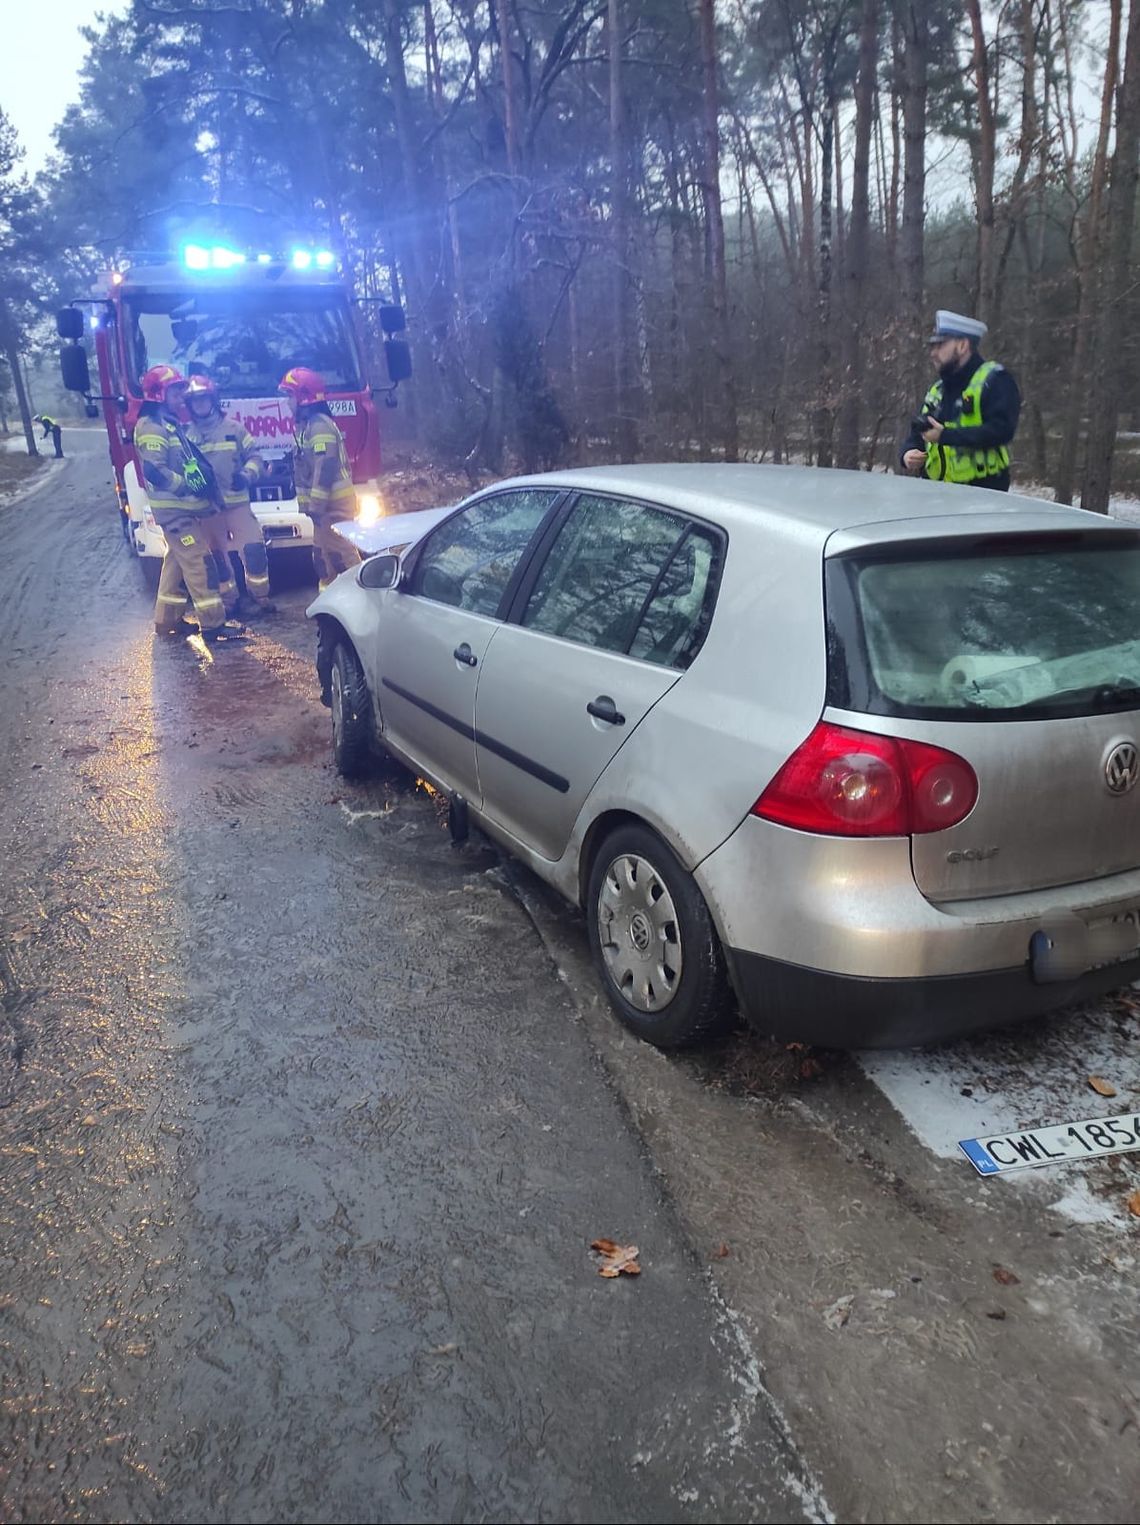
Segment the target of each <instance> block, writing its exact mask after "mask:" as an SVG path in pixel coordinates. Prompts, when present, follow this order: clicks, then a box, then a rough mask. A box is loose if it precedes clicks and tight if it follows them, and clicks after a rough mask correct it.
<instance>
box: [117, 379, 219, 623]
mask: <svg viewBox="0 0 1140 1525" xmlns="http://www.w3.org/2000/svg"><path fill="white" fill-rule="evenodd" d="M185 390H186V380H185V378H184V377H183V376H182V375H180V374H179V372H178V371H176V370H175V369H174V367H173V366H171V365H152V366H151V368H150V370H149V371H147V373H146V375H145V376H144V377H143V378H142V394H143V405H142V407H141V408H140V409H139V418H138V422H137V423H136V424H135V449H136V450H137V451H138V453H139V460H140V461H141V462H142V468H143V476H144V478H145V481H146V489H147V496H148V497H149V499H150V506H151V510H152V512H153V514H154V517H155V520H156V522H157V524H158V526H159V528H160V529H161V530H162V532H163V534H164V535H165V536H166V556H165V558H164V560H163V563H162V574H161V576H160V577H159V580H158V597H157V599H156V600H155V606H154V628H155V630H156V632H157V633H158V634H159V635H177V634H180V633H181V632H182V611H183V609H184V608H185V604H186V593H189V595H190V597H191V599H192V600H193V603H194V611H195V613H196V614H197V616H198V627H199V629H200V631H201V633H202V637H203V639H204V640H206V641H209V642H211V643H214V642H219V641H224V640H227V639H233V638H235V637H238V636H240V634H241V627H240V626H236V625H234V626H227V624H226V607H225V602H224V600H223V598H222V594H221V592H220V589H219V574H218V562H217V560H216V558H215V555H214V549H213V543H212V538H211V534H210V531H209V528H208V524H207V521H208V520H209V518H210V516H211V515H214V516H218V514H219V510H218V508H216V507H215V505H214V503H213V502H212V501H211V498H210V483H209V480H208V478H207V476H206V475H205V473H204V472H203V470H202V468H201V466H200V464H199V462H198V460H197V458H196V457H195V455H194V451H193V449H192V447H191V445H190V442H189V440H188V439H187V437H186V433H185V431H184V429H183V427H182V423H181V420H180V416H179V415H180V412H181V409H182V403H183V394H184V393H185ZM183 584H185V591H184V590H183Z"/></svg>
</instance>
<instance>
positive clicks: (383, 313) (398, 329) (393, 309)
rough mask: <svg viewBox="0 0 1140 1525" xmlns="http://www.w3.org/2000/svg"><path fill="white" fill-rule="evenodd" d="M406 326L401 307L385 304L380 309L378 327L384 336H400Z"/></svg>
mask: <svg viewBox="0 0 1140 1525" xmlns="http://www.w3.org/2000/svg"><path fill="white" fill-rule="evenodd" d="M407 326H408V325H407V321H406V319H405V318H404V309H403V308H402V307H397V306H396V305H395V304H392V305H391V306H389V305H388V304H385V305H384V306H383V307H381V309H380V327H381V328H382V329H383V330H384V332H385V333H386V334H402V333H403V332H404V329H405V328H407Z"/></svg>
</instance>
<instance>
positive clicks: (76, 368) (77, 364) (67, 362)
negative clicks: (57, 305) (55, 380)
mask: <svg viewBox="0 0 1140 1525" xmlns="http://www.w3.org/2000/svg"><path fill="white" fill-rule="evenodd" d="M79 317H80V319H81V320H82V317H83V314H82V313H80V314H79ZM59 368H60V370H61V371H62V373H63V384H64V386H65V387H66V388H67V390H68V391H69V392H82V393H84V395H86V394H87V393H88V392H90V390H91V373H90V371H89V370H88V369H87V351H86V350H85V349H84V348H83V346H82V344H67V345H65V346H64V347H63V349H61V350H60V352H59Z"/></svg>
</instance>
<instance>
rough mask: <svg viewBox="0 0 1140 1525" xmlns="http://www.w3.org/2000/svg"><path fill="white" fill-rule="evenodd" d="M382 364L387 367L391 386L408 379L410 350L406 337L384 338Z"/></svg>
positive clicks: (409, 373)
mask: <svg viewBox="0 0 1140 1525" xmlns="http://www.w3.org/2000/svg"><path fill="white" fill-rule="evenodd" d="M384 364H385V365H386V366H387V367H388V380H389V381H390V382H391V383H392V385H393V386H398V385H399V383H400V382H401V381H407V380H409V379H410V377H411V374H412V352H411V349H410V348H409V347H408V341H407V340H406V339H385V340H384Z"/></svg>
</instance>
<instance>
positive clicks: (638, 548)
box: [522, 494, 721, 667]
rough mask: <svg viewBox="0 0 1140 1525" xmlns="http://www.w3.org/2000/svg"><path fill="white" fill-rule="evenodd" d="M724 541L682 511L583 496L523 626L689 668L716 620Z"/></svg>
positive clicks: (563, 531) (541, 576)
mask: <svg viewBox="0 0 1140 1525" xmlns="http://www.w3.org/2000/svg"><path fill="white" fill-rule="evenodd" d="M720 562H721V542H720V539H719V537H718V536H717V535H716V534H715V533H714V532H713V531H712V530H710V529H707V528H706V527H704V526H702V525H696V524H693V523H691V522H690V521H689V520H686V519H685V518H683V517H682V516H681V515H679V514H673V513H670V512H668V511H667V510H665V509H659V508H652V507H649V506H647V505H645V504H642V503H633V502H629V501H626V500H624V499H620V498H604V497H596V496H593V495H590V494H583V495H582V496H581V497H580V498H579V499H578V501H577V503H576V504H575V506H574V509H573V512H572V513H571V514H570V516H569V518H568V519H567V520H566V523H565V524H564V525H563V526H562V528H561V530H560V531H559V534H558V538H557V539H556V540H555V542H554V545H553V546H552V547H551V550H550V553H549V555H548V556H547V559H546V561H545V563H544V564H543V566H542V569H541V571H540V573H539V575H538V579H537V581H536V583H535V586H534V590H533V592H532V593H531V595H530V598H529V600H528V601H527V605H526V609H525V611H524V613H523V617H522V624H523V625H524V627H526V628H527V629H530V630H537V631H541V632H543V633H544V634H546V635H554V636H560V637H562V638H563V639H564V640H568V641H577V642H580V643H581V644H582V645H586V646H593V647H596V648H597V649H599V650H601V651H615V652H622V653H626V652H628V653H629V655H630V656H634V657H637V658H639V659H640V660H641V661H645V662H653V663H657V664H659V665H661V666H667V667H686V666H688V664H689V663H690V662H691V661H692V659H693V657H694V656H695V655H696V653H697V651H698V650H699V649H700V646H701V643H702V641H703V640H704V636H705V633H706V631H707V629H708V624H709V620H710V619H711V613H712V604H713V601H714V599H715V594H716V586H717V582H718V579H719V573H720Z"/></svg>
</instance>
